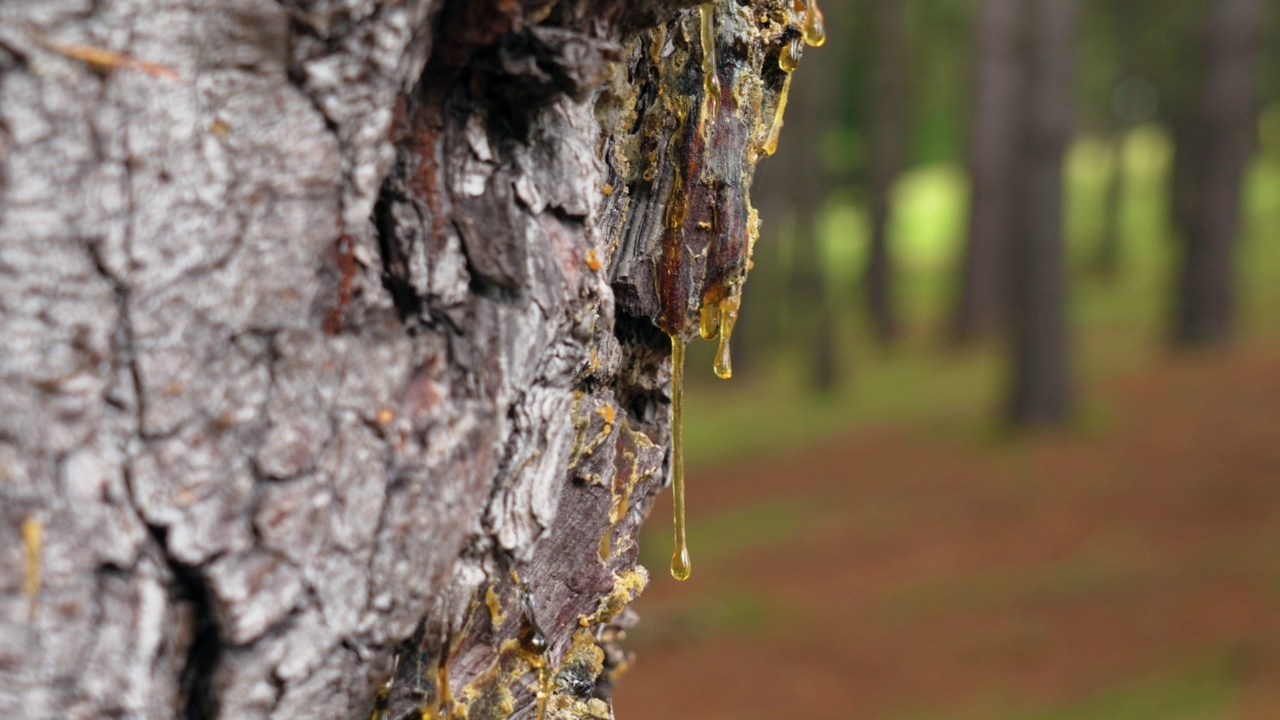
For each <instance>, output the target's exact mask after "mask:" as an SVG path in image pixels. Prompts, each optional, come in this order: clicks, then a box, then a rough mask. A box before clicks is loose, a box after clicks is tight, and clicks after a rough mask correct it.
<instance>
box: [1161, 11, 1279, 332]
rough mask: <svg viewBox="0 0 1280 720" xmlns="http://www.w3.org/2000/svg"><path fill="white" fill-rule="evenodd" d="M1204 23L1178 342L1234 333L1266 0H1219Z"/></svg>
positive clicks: (1186, 180)
mask: <svg viewBox="0 0 1280 720" xmlns="http://www.w3.org/2000/svg"><path fill="white" fill-rule="evenodd" d="M1206 11H1207V14H1206V16H1205V22H1204V39H1205V54H1204V57H1205V71H1204V80H1203V87H1202V89H1201V93H1200V97H1199V106H1198V107H1197V108H1195V109H1194V110H1193V111H1192V112H1193V113H1194V114H1193V116H1192V118H1191V119H1190V123H1191V126H1190V128H1188V129H1186V130H1184V131H1183V132H1181V133H1179V134H1178V138H1177V139H1178V147H1177V152H1178V153H1179V154H1180V155H1185V156H1186V158H1187V159H1186V160H1185V161H1184V162H1183V163H1182V165H1183V166H1184V167H1185V168H1186V169H1184V171H1183V173H1182V175H1180V176H1179V181H1180V184H1179V189H1180V191H1181V192H1180V193H1179V195H1178V198H1177V199H1178V200H1179V201H1180V203H1182V206H1181V212H1180V214H1179V216H1180V218H1181V219H1182V223H1181V224H1182V228H1181V229H1182V235H1183V237H1182V241H1183V255H1182V262H1181V267H1180V270H1179V273H1178V284H1177V296H1176V298H1175V307H1176V317H1175V323H1174V340H1175V342H1176V343H1177V344H1179V345H1183V346H1203V345H1220V344H1222V343H1225V342H1226V341H1227V340H1229V339H1230V337H1231V331H1232V324H1233V323H1232V320H1233V317H1232V315H1233V286H1234V284H1235V268H1234V264H1233V262H1232V256H1233V254H1234V248H1235V244H1236V240H1237V236H1238V235H1239V233H1240V229H1241V217H1240V201H1241V199H1240V188H1241V186H1242V185H1243V183H1244V175H1245V171H1246V169H1247V166H1248V162H1249V158H1250V156H1251V154H1252V149H1253V145H1254V132H1255V128H1256V121H1257V89H1256V85H1257V70H1258V64H1259V61H1260V59H1261V53H1262V42H1261V41H1262V33H1261V30H1262V27H1263V24H1264V23H1263V20H1264V13H1265V5H1264V3H1263V2H1262V0H1216V1H1215V2H1211V3H1208V4H1207V8H1206Z"/></svg>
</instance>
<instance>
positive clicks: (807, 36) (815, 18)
mask: <svg viewBox="0 0 1280 720" xmlns="http://www.w3.org/2000/svg"><path fill="white" fill-rule="evenodd" d="M804 42H805V44H806V45H808V46H809V47H822V46H823V45H824V44H825V43H826V42H827V26H826V21H825V18H823V17H822V10H821V9H820V8H819V7H818V0H809V7H808V8H806V10H805V14H804Z"/></svg>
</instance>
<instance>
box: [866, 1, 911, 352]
mask: <svg viewBox="0 0 1280 720" xmlns="http://www.w3.org/2000/svg"><path fill="white" fill-rule="evenodd" d="M908 9H909V8H908V5H907V3H904V2H901V0H875V2H874V4H873V10H872V11H873V12H874V13H875V17H874V23H875V29H876V32H875V60H874V63H873V73H874V82H873V83H872V85H873V87H874V88H875V91H874V93H873V97H874V98H875V100H874V102H873V107H874V109H873V110H872V121H871V187H870V191H871V246H870V248H869V250H868V256H867V268H866V273H865V274H864V276H863V290H864V293H865V295H866V303H867V311H868V313H869V314H870V316H871V327H872V329H873V330H874V332H875V337H876V339H877V340H878V341H880V343H881V344H885V345H887V344H890V343H892V342H893V340H894V339H895V338H896V337H897V335H898V321H897V315H896V313H895V312H894V307H893V297H892V294H893V293H892V290H893V277H894V274H893V267H892V258H891V254H890V252H889V221H890V219H891V217H892V206H891V204H890V203H891V198H892V193H893V184H894V181H895V180H897V178H898V173H900V172H901V171H902V166H903V160H904V153H905V149H906V148H905V145H906V133H907V127H906V119H907V113H906V102H907V67H906V63H907V37H906V32H907V28H906V24H907V23H906V12H907V10H908Z"/></svg>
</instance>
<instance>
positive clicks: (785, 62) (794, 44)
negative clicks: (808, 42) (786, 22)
mask: <svg viewBox="0 0 1280 720" xmlns="http://www.w3.org/2000/svg"><path fill="white" fill-rule="evenodd" d="M803 54H804V42H803V41H801V40H800V38H796V39H795V40H792V41H791V42H790V43H788V44H787V47H786V48H785V49H784V50H783V51H782V54H780V55H778V67H780V68H782V70H783V72H795V69H796V68H798V67H800V56H801V55H803Z"/></svg>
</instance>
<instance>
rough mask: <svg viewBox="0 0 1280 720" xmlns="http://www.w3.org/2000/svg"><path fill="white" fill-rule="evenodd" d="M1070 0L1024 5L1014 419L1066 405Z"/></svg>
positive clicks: (1028, 421)
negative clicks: (1065, 210) (1065, 189)
mask: <svg viewBox="0 0 1280 720" xmlns="http://www.w3.org/2000/svg"><path fill="white" fill-rule="evenodd" d="M1077 4H1078V3H1077V0H1035V1H1034V2H1029V3H1027V4H1026V7H1027V15H1026V18H1025V19H1026V21H1027V25H1026V33H1025V41H1026V45H1025V47H1026V58H1027V63H1026V66H1027V68H1028V74H1027V76H1026V78H1025V79H1026V88H1027V90H1026V94H1025V95H1024V96H1023V97H1024V99H1025V103H1024V108H1025V114H1024V115H1023V117H1022V122H1021V123H1019V124H1020V125H1022V127H1021V130H1020V131H1019V132H1018V133H1017V136H1018V137H1019V139H1020V153H1019V160H1018V176H1017V182H1016V185H1015V189H1016V192H1015V194H1014V196H1013V198H1012V199H1013V200H1014V203H1015V206H1014V212H1013V219H1014V222H1013V227H1014V232H1013V235H1012V237H1013V242H1012V244H1011V253H1010V260H1011V263H1012V269H1013V273H1012V278H1013V279H1012V293H1011V295H1010V299H1011V300H1012V302H1011V305H1010V310H1011V312H1010V315H1011V320H1012V323H1011V327H1012V331H1013V332H1012V335H1013V348H1014V377H1013V388H1012V395H1011V397H1010V405H1009V413H1010V415H1009V417H1010V420H1011V421H1012V423H1013V424H1014V425H1018V426H1027V425H1050V424H1058V423H1061V422H1064V421H1065V420H1066V419H1067V417H1068V414H1069V412H1070V406H1071V392H1070V382H1069V380H1068V374H1069V373H1068V352H1067V332H1066V323H1065V318H1064V304H1065V267H1064V266H1065V262H1064V258H1065V251H1064V247H1063V217H1062V207H1063V203H1062V196H1063V183H1062V169H1063V156H1064V154H1065V151H1066V147H1067V144H1068V143H1069V142H1070V140H1071V131H1072V116H1073V111H1074V104H1073V102H1072V97H1073V89H1074V80H1075V66H1074V56H1075V52H1074V39H1075V37H1074V36H1075V20H1076V15H1077Z"/></svg>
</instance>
